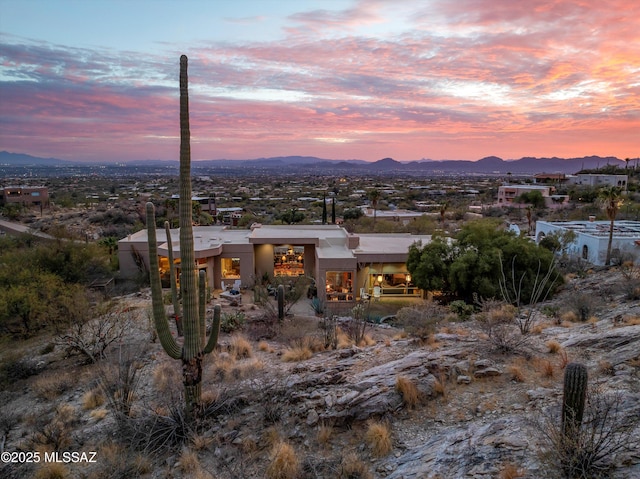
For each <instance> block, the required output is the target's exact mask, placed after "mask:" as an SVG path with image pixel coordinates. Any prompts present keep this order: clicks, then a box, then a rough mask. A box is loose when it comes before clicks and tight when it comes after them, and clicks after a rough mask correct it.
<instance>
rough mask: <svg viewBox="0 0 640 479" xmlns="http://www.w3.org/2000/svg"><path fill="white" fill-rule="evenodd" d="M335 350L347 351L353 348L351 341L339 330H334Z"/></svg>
mask: <svg viewBox="0 0 640 479" xmlns="http://www.w3.org/2000/svg"><path fill="white" fill-rule="evenodd" d="M336 339H337V342H338V344H337V346H336V348H337V349H347V348H350V347H351V346H353V340H352V339H351V338H350V337H349V335H348V334H347V333H345V332H344V331H343V330H342V329H341V328H336Z"/></svg>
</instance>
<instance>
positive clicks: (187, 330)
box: [147, 55, 220, 417]
mask: <svg viewBox="0 0 640 479" xmlns="http://www.w3.org/2000/svg"><path fill="white" fill-rule="evenodd" d="M187 87H188V78H187V57H186V56H185V55H182V56H181V57H180V200H179V203H178V211H179V214H180V223H179V224H180V259H181V266H182V274H181V276H180V290H181V292H182V306H183V311H182V328H183V334H184V340H183V342H182V347H181V346H180V345H179V344H178V343H177V341H176V340H175V338H174V337H173V336H172V335H171V331H170V329H169V325H168V322H167V317H166V314H165V311H164V304H163V301H162V287H161V284H160V271H159V265H158V242H157V238H156V229H155V228H156V226H155V210H154V206H153V204H152V203H147V232H148V236H149V263H150V264H149V270H150V273H149V276H150V281H151V297H152V304H153V316H154V322H155V326H156V330H157V331H158V338H159V339H160V344H162V347H163V348H164V350H165V351H166V353H167V354H168V355H169V356H170V357H172V358H173V359H180V360H182V376H183V382H184V391H185V402H186V412H187V415H188V416H189V417H191V416H193V414H194V413H195V412H196V410H197V408H198V407H199V405H200V402H201V392H202V391H201V383H202V359H203V357H204V355H205V354H208V353H210V352H212V351H213V349H214V348H215V346H216V343H217V341H218V333H219V330H220V305H216V306H215V309H214V319H213V328H212V331H211V335H210V336H209V339H208V340H207V341H206V342H205V335H206V331H205V326H204V304H199V303H201V302H202V301H199V294H198V293H199V291H198V289H199V288H198V283H199V281H198V278H197V277H196V273H197V272H196V263H195V251H194V245H193V226H192V220H191V145H190V131H189V94H188V88H187ZM200 283H201V287H200V289H204V278H202V281H200Z"/></svg>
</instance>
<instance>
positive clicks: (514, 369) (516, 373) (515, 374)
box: [507, 364, 526, 383]
mask: <svg viewBox="0 0 640 479" xmlns="http://www.w3.org/2000/svg"><path fill="white" fill-rule="evenodd" d="M507 370H508V371H509V374H511V380H512V381H515V382H517V383H523V382H524V381H525V379H526V378H525V375H524V371H523V370H522V368H521V367H520V366H519V365H517V364H511V365H510V366H509V367H508V368H507Z"/></svg>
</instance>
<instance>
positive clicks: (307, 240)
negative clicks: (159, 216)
mask: <svg viewBox="0 0 640 479" xmlns="http://www.w3.org/2000/svg"><path fill="white" fill-rule="evenodd" d="M156 236H157V239H158V246H159V247H160V248H166V233H165V230H164V229H156ZM352 237H357V238H358V244H357V246H356V247H355V248H349V238H352ZM193 239H194V246H195V250H196V251H199V250H207V249H211V248H215V247H218V246H220V245H222V244H235V245H239V244H313V245H315V246H316V249H317V252H318V256H319V257H327V258H328V257H331V258H336V257H337V258H353V257H354V255H359V254H404V253H406V252H407V251H408V250H409V246H411V245H412V244H413V243H415V242H416V241H422V242H423V243H424V244H426V243H428V242H430V241H431V236H429V235H411V234H409V233H388V234H375V233H372V234H355V235H351V234H350V233H348V232H347V231H346V230H345V229H344V228H342V227H340V226H337V225H255V226H254V227H252V229H250V230H246V229H233V228H227V227H226V226H194V227H193ZM146 241H147V230H146V229H143V230H140V231H138V232H137V233H134V234H131V235H129V236H127V237H125V238H123V239H121V240H120V242H122V243H126V242H134V243H135V242H146ZM171 243H172V246H173V249H174V251H176V252H177V251H178V250H179V249H180V230H179V229H172V230H171Z"/></svg>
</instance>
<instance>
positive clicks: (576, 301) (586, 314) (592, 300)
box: [566, 292, 598, 322]
mask: <svg viewBox="0 0 640 479" xmlns="http://www.w3.org/2000/svg"><path fill="white" fill-rule="evenodd" d="M566 305H567V307H568V308H569V310H570V311H572V312H574V313H575V314H576V316H577V319H578V320H579V321H582V322H585V321H587V320H588V319H589V318H590V317H591V316H592V315H593V314H594V313H595V311H596V308H597V306H598V298H596V297H594V296H593V295H592V294H587V293H579V292H576V293H575V294H572V295H570V296H569V299H567V304H566Z"/></svg>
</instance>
